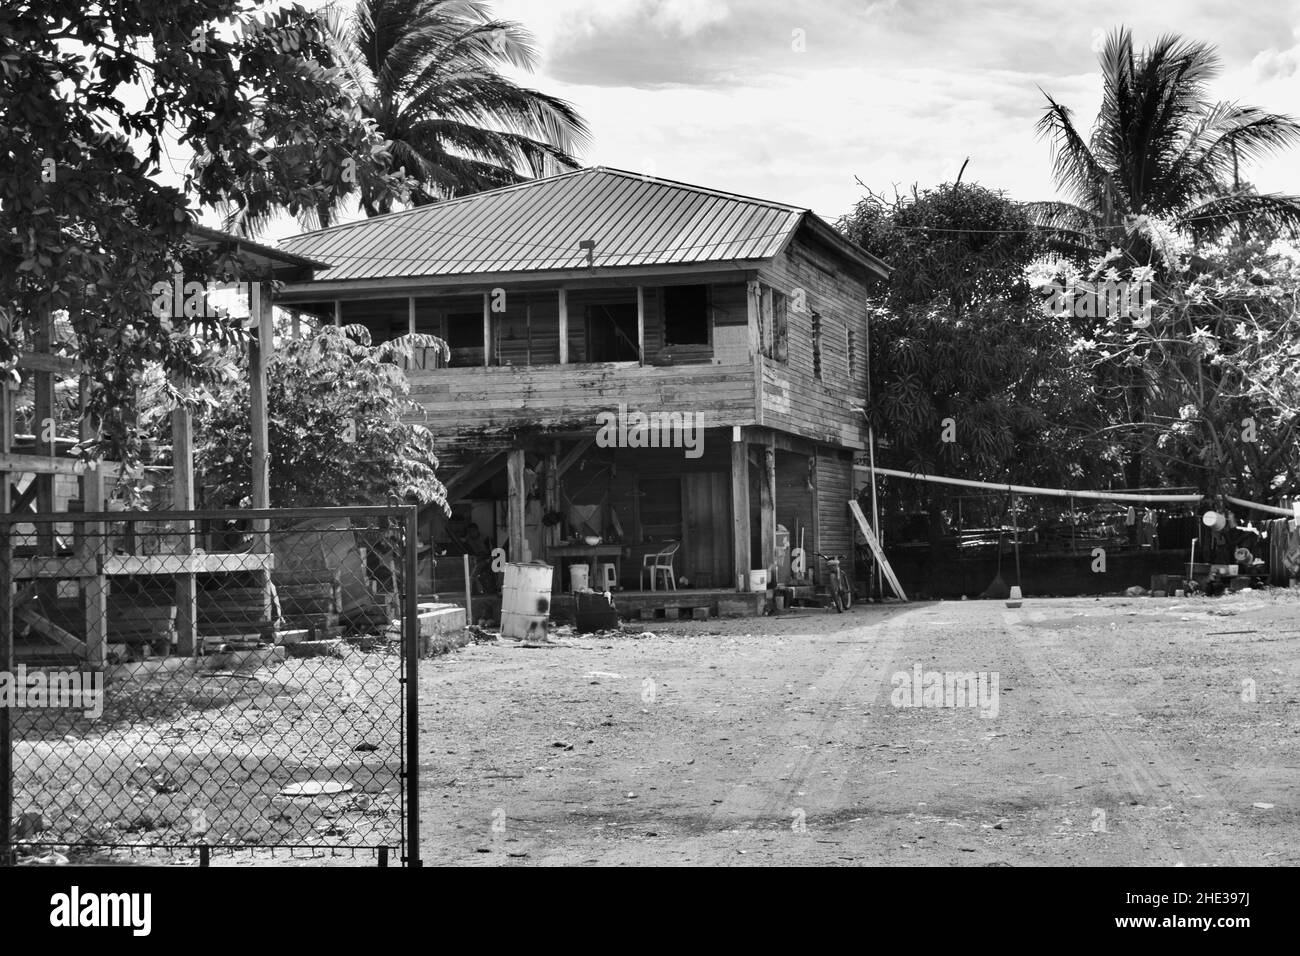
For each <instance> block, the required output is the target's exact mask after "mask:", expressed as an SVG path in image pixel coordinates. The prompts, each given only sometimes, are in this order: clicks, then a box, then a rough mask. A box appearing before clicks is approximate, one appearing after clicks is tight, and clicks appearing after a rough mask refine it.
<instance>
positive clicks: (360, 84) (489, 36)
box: [232, 0, 589, 230]
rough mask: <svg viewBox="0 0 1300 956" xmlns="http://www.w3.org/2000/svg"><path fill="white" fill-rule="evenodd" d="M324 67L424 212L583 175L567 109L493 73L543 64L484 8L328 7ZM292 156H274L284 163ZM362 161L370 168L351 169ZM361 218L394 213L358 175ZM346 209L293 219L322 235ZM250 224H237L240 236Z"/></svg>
mask: <svg viewBox="0 0 1300 956" xmlns="http://www.w3.org/2000/svg"><path fill="white" fill-rule="evenodd" d="M321 16H322V17H323V19H324V21H325V25H326V32H327V40H326V55H325V59H326V60H327V61H329V62H328V64H327V65H329V66H332V67H334V68H336V69H338V70H339V71H340V73H341V75H340V78H339V81H340V83H341V85H342V86H343V88H344V89H345V91H346V93H347V94H348V95H349V97H350V98H351V99H352V100H353V102H355V103H356V104H357V105H358V107H359V108H360V110H361V112H362V114H363V115H364V116H365V117H366V118H367V119H370V120H372V121H373V122H374V123H375V126H376V128H377V130H378V132H379V133H380V134H381V135H382V136H383V137H384V138H385V139H387V140H389V142H390V144H391V145H390V155H391V165H392V167H393V168H398V167H401V168H404V169H405V172H406V174H407V176H408V177H410V179H411V180H412V181H413V187H412V190H411V194H410V202H411V203H413V204H414V205H425V204H427V203H432V202H438V201H439V200H443V199H450V198H454V197H457V196H464V195H468V194H470V193H475V192H480V191H482V190H485V189H495V188H497V187H500V186H508V185H512V184H514V183H518V182H522V181H523V180H525V179H527V178H534V177H540V176H548V175H553V174H555V173H558V172H562V171H563V170H565V169H572V168H575V167H576V166H577V165H578V162H577V160H576V159H575V158H574V156H575V154H577V153H579V152H581V150H582V149H583V148H585V147H586V145H587V143H588V139H589V131H588V129H587V125H586V123H585V122H584V121H583V119H582V118H581V117H580V116H579V115H578V113H577V111H576V110H575V109H574V108H573V106H571V105H570V104H569V103H567V102H565V101H564V100H561V99H558V98H556V97H553V96H549V95H547V94H546V93H542V92H539V91H537V90H533V89H528V88H526V87H523V86H520V85H518V84H516V83H515V82H513V81H512V80H510V79H508V78H507V77H505V76H503V75H502V74H501V73H500V72H499V71H500V70H501V69H505V68H508V67H513V68H515V69H520V70H525V71H528V72H531V71H533V70H535V69H536V67H537V64H538V54H537V49H536V47H535V46H534V40H533V37H532V35H531V34H530V33H528V31H527V30H525V29H524V28H523V27H522V26H521V25H520V24H518V23H515V22H512V21H502V20H496V19H494V18H493V17H492V15H491V11H490V10H489V7H488V4H487V3H484V2H481V0H359V2H358V3H357V5H356V8H355V10H354V11H353V12H352V13H351V15H348V14H346V13H345V12H344V11H343V10H341V9H340V8H339V7H338V6H335V5H331V6H329V7H326V8H324V9H323V10H322V11H321ZM295 148H296V147H294V146H292V145H286V146H278V147H273V148H272V149H271V150H269V151H271V152H273V151H276V150H283V151H286V152H291V151H293V150H294V149H295ZM358 162H359V163H360V162H369V160H358ZM357 172H358V178H357V182H358V184H359V187H360V188H359V191H360V198H361V208H362V209H363V210H364V211H365V213H366V215H368V216H376V215H381V214H383V213H386V212H390V211H392V206H393V194H392V193H391V192H390V191H382V190H375V189H372V188H370V183H372V182H374V179H373V177H372V176H370V175H369V173H370V172H372V171H371V170H366V169H361V170H358V171H357ZM341 206H342V203H341V202H336V203H334V204H333V205H327V204H320V205H318V206H317V207H316V208H315V209H312V210H307V211H305V212H303V213H301V214H300V215H299V217H298V218H299V220H300V221H301V222H302V223H303V225H304V226H306V227H308V228H311V227H314V226H316V225H319V226H321V227H324V226H327V225H329V224H330V222H331V221H333V220H336V219H337V215H338V212H339V209H340V208H341ZM256 225H257V224H255V223H251V222H248V221H247V220H244V219H242V218H239V217H236V218H235V219H234V220H233V222H232V226H234V227H236V228H241V229H244V230H249V229H252V228H254V227H255V226H256Z"/></svg>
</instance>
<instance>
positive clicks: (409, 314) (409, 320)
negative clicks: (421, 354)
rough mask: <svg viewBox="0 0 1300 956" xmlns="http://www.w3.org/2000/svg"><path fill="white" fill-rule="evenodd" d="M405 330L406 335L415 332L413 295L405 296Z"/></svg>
mask: <svg viewBox="0 0 1300 956" xmlns="http://www.w3.org/2000/svg"><path fill="white" fill-rule="evenodd" d="M406 332H407V334H408V335H414V334H415V296H413V295H408V296H407V297H406Z"/></svg>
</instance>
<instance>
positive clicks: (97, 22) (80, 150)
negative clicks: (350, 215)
mask: <svg viewBox="0 0 1300 956" xmlns="http://www.w3.org/2000/svg"><path fill="white" fill-rule="evenodd" d="M326 43H327V36H326V31H325V28H324V24H323V21H322V20H321V19H320V18H319V17H318V16H316V15H315V14H312V13H309V12H307V11H305V10H304V9H303V8H302V7H300V6H297V5H293V6H287V7H284V8H281V9H277V10H275V11H274V12H269V13H262V12H259V11H258V10H257V8H256V7H255V6H254V7H250V5H249V3H247V2H243V0H190V2H187V3H183V4H175V3H172V2H170V0H131V2H126V0H97V2H90V3H86V2H83V0H78V2H73V0H41V2H39V3H33V2H30V0H18V2H15V3H8V4H6V5H5V6H4V8H3V9H0V377H6V378H10V379H16V378H17V374H18V373H17V371H16V367H15V365H16V363H15V361H14V357H15V352H16V351H17V350H19V349H21V348H28V347H30V346H31V343H32V339H33V334H34V331H35V329H36V327H37V325H38V324H39V323H40V322H42V321H44V317H45V316H46V315H48V314H50V313H51V312H56V311H59V310H67V312H68V315H69V322H70V325H71V329H72V335H71V339H72V341H71V342H70V346H69V347H70V351H71V353H72V354H73V355H75V356H76V357H78V358H81V359H82V360H83V362H84V364H85V367H86V368H87V370H88V397H87V405H86V411H85V414H86V417H87V419H88V420H89V421H90V423H91V424H92V426H93V427H94V429H95V430H96V437H95V439H94V440H93V441H90V442H88V443H87V445H86V448H87V453H88V454H90V455H93V456H97V457H102V456H107V457H112V458H119V459H123V460H125V461H127V462H128V463H132V462H134V461H135V460H136V459H137V458H138V455H139V437H140V436H139V429H138V427H137V426H136V424H135V422H134V416H133V415H132V414H131V412H130V409H131V408H132V407H133V406H134V404H135V402H136V397H137V394H138V390H139V388H140V387H141V384H142V382H143V380H144V377H145V371H146V369H147V367H149V366H150V365H151V364H157V365H159V366H161V367H162V368H163V370H164V371H165V373H166V375H167V377H168V380H169V381H172V382H175V383H177V384H176V385H175V387H174V388H172V389H171V390H170V392H169V393H168V395H167V400H168V401H172V402H184V403H197V402H199V401H200V399H201V395H202V393H203V390H204V389H206V388H210V387H213V386H214V385H216V384H217V383H218V382H219V381H220V379H221V378H222V377H223V375H224V374H225V372H224V369H223V362H224V361H225V360H224V358H223V357H222V356H224V354H225V353H226V350H227V349H228V348H229V347H230V346H231V345H233V344H238V343H239V342H241V341H243V336H244V333H243V331H242V330H241V329H240V328H239V327H238V324H237V323H234V322H232V321H229V319H228V318H227V317H226V316H224V315H217V316H195V317H192V318H190V319H188V320H186V321H175V320H174V317H171V316H167V315H163V316H159V315H155V314H153V313H152V312H151V310H150V303H151V301H152V298H153V296H152V287H153V285H154V283H155V282H158V281H160V280H170V279H171V276H172V272H173V269H174V268H176V267H177V266H179V267H180V268H181V269H182V271H183V272H184V273H185V274H186V276H187V277H196V278H201V279H205V280H206V279H209V278H212V279H217V280H226V279H255V278H260V277H258V276H248V275H241V274H240V272H239V269H240V266H239V263H238V261H237V260H236V259H234V258H233V257H231V256H228V255H225V254H223V253H221V252H220V251H219V250H212V249H206V248H200V247H199V246H196V245H195V244H194V243H193V242H191V241H190V238H189V236H190V227H191V226H192V225H193V224H194V223H195V222H196V218H197V217H196V210H197V205H196V204H199V205H212V204H217V203H223V202H233V203H234V204H235V205H236V206H238V207H239V208H241V209H242V210H244V212H245V213H246V214H247V215H248V216H251V217H254V218H255V217H258V216H262V215H265V213H266V211H267V210H268V209H270V208H272V207H273V206H283V207H287V208H289V209H291V210H297V209H302V208H316V207H317V206H318V205H320V204H322V203H325V204H329V203H333V202H335V201H336V199H338V198H339V197H341V196H344V195H347V194H349V193H352V192H355V191H357V190H358V189H360V188H362V187H363V186H364V188H366V189H367V190H368V191H369V193H370V194H371V195H374V196H382V195H385V194H386V191H387V190H389V189H392V190H394V191H396V192H398V193H400V191H401V189H402V187H403V182H404V180H403V179H402V177H400V176H396V175H393V174H392V173H390V172H389V171H388V169H387V166H386V163H385V159H384V156H385V153H384V140H383V138H382V137H381V136H380V135H379V133H378V132H377V131H376V130H375V129H374V127H373V124H370V123H367V122H366V121H365V119H364V117H363V116H362V114H361V112H360V110H359V108H358V107H357V106H356V104H355V103H354V102H352V101H351V100H350V98H349V96H348V94H347V92H346V90H345V89H344V88H343V87H342V86H341V85H340V84H339V75H338V73H337V72H336V71H334V70H332V69H330V68H327V67H326V66H325V65H324V63H323V62H322V58H323V57H324V55H325V51H326V49H327V47H326ZM169 130H170V131H173V132H175V131H179V134H180V141H181V142H182V143H183V144H186V145H188V146H189V147H191V148H192V149H193V150H194V151H195V154H196V161H195V163H194V165H193V166H192V168H190V169H189V170H188V173H187V175H186V178H185V182H184V187H183V188H182V189H177V188H174V187H169V186H163V185H160V184H159V182H158V176H159V172H160V168H159V166H160V161H161V159H162V156H163V152H164V139H163V138H164V133H165V131H169ZM264 141H265V142H270V143H273V144H275V143H287V142H293V143H296V144H298V145H299V146H300V147H301V151H302V153H303V154H304V156H306V155H310V156H311V157H312V158H311V161H310V162H307V161H305V159H303V158H301V157H300V158H298V159H297V160H296V161H293V162H279V161H278V159H277V158H276V156H275V155H274V154H273V153H269V152H267V151H266V150H264V149H263V146H262V144H263V142H264ZM356 156H363V157H365V158H366V159H367V160H368V161H367V162H366V163H365V164H361V165H362V166H363V167H364V176H362V177H359V178H357V179H356V180H355V181H354V180H353V179H352V178H350V177H347V176H345V175H344V167H345V160H347V159H348V158H351V157H356Z"/></svg>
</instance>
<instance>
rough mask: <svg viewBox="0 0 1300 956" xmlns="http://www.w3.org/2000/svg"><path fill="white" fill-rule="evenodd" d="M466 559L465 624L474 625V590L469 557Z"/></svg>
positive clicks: (465, 556)
mask: <svg viewBox="0 0 1300 956" xmlns="http://www.w3.org/2000/svg"><path fill="white" fill-rule="evenodd" d="M462 557H464V559H465V623H466V624H473V623H474V590H473V588H471V587H470V583H469V580H470V579H469V555H468V554H466V555H463V556H462Z"/></svg>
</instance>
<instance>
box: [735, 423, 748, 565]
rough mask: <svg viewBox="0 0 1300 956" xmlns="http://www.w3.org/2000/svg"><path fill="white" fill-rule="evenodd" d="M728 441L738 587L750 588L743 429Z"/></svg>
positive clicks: (745, 459)
mask: <svg viewBox="0 0 1300 956" xmlns="http://www.w3.org/2000/svg"><path fill="white" fill-rule="evenodd" d="M735 431H736V432H737V433H738V434H735V435H733V440H732V442H731V534H732V554H733V558H734V560H733V564H734V570H733V572H732V573H733V574H735V576H736V581H737V584H738V585H739V587H738V588H737V590H740V591H745V590H748V589H749V561H750V558H749V442H748V441H746V440H745V433H744V429H743V428H741V427H740V426H736V429H735Z"/></svg>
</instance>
